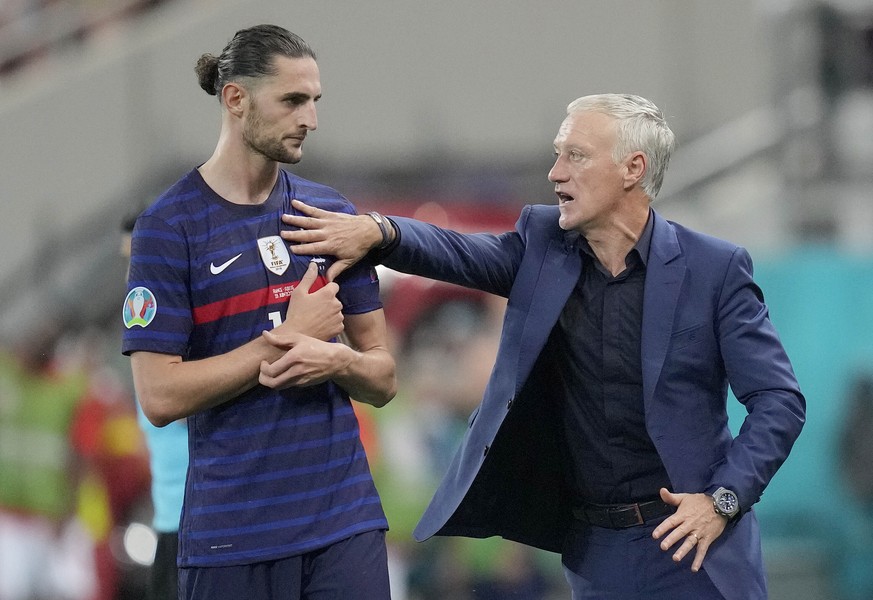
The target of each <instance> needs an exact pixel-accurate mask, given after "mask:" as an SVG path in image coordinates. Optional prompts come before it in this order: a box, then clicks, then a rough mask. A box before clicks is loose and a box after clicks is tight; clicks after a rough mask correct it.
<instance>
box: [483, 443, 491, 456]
mask: <svg viewBox="0 0 873 600" xmlns="http://www.w3.org/2000/svg"><path fill="white" fill-rule="evenodd" d="M490 448H491V446H485V450H483V451H482V458H485V457H486V456H488V450H489V449H490Z"/></svg>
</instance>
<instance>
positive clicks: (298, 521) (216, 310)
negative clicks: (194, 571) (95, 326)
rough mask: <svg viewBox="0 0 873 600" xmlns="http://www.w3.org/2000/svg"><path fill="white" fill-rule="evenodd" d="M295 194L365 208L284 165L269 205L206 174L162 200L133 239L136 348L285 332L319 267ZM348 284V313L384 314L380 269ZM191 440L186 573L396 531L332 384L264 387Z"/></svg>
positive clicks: (224, 343) (195, 428) (130, 303)
mask: <svg viewBox="0 0 873 600" xmlns="http://www.w3.org/2000/svg"><path fill="white" fill-rule="evenodd" d="M292 198H297V199H299V200H302V201H304V202H306V203H307V204H309V205H312V206H318V207H320V208H323V209H326V210H332V211H341V212H346V213H353V212H354V208H353V207H352V205H351V204H350V203H349V202H348V201H347V200H346V199H345V198H343V197H342V196H341V195H340V194H338V193H337V192H336V191H334V190H332V189H330V188H328V187H326V186H323V185H319V184H316V183H313V182H310V181H306V180H304V179H302V178H300V177H297V176H295V175H292V174H291V173H288V172H286V171H284V170H281V171H280V175H279V178H278V181H277V183H276V186H275V188H274V190H273V191H272V193H271V194H270V197H269V198H268V199H267V201H266V202H264V203H263V204H260V205H256V206H248V205H246V206H243V205H238V204H233V203H231V202H228V201H226V200H224V199H223V198H221V197H220V196H218V195H217V194H215V192H214V191H213V190H212V189H211V188H209V187H208V186H207V185H206V183H205V182H204V181H203V178H202V177H201V176H200V173H199V172H198V171H197V170H196V169H195V170H192V171H191V172H190V173H188V174H187V175H186V176H185V177H183V178H182V179H181V180H180V181H178V182H177V183H176V184H175V185H174V186H173V187H172V188H170V189H169V190H168V191H167V192H165V193H164V194H163V195H162V196H161V197H160V198H158V200H157V201H156V202H155V203H154V204H153V205H152V206H151V207H150V208H149V209H147V210H146V211H145V212H144V213H143V214H142V215H141V216H140V218H139V219H138V220H137V223H136V227H135V228H134V232H133V239H132V248H131V265H130V275H129V279H128V290H129V291H128V295H127V298H126V299H125V303H124V307H123V316H124V321H125V326H126V328H125V330H124V338H123V346H122V349H123V352H124V353H125V354H130V353H132V352H136V351H148V352H160V353H164V354H172V355H180V356H182V358H183V359H184V360H196V359H202V358H207V357H210V356H215V355H219V354H224V353H226V352H228V351H230V350H232V349H234V348H237V347H239V346H241V345H243V344H245V343H246V342H248V341H250V340H252V339H254V338H256V337H258V336H259V335H260V334H261V332H262V331H264V330H265V329H270V328H272V327H274V326H275V325H277V324H278V323H281V321H282V319H283V318H284V316H285V312H286V310H287V305H288V297H289V294H290V292H291V290H293V289H294V286H295V285H296V284H297V282H298V281H299V280H300V279H301V278H302V277H303V274H304V272H305V271H306V268H307V266H308V264H309V261H310V257H305V256H300V257H298V256H295V255H294V254H291V253H290V252H289V251H288V246H287V243H286V242H284V241H283V240H282V239H281V238H280V237H279V231H280V229H281V228H282V227H284V225H283V224H282V222H281V215H282V214H283V213H292V214H293V213H296V211H295V210H294V209H293V208H292V207H291V202H290V201H291V199H292ZM317 260H320V261H323V263H322V264H323V265H324V267H325V268H326V267H327V266H328V263H329V262H330V260H331V259H329V258H327V257H325V258H319V259H317ZM322 273H324V271H322ZM319 281H320V283H321V285H323V284H324V277H323V275H322V276H320V277H319ZM338 283H339V284H340V291H339V293H338V297H339V299H340V300H341V301H342V303H343V307H344V308H343V311H344V312H345V313H347V314H361V313H366V312H369V311H373V310H377V309H379V308H381V306H382V305H381V303H380V301H379V284H378V280H377V278H376V275H375V272H374V271H373V270H372V268H370V267H367V266H365V265H363V264H359V265H356V266H355V267H353V268H352V269H350V270H349V271H347V272H346V273H344V274H343V277H341V278H340V280H339V281H338ZM188 433H189V456H190V460H189V471H188V479H187V482H186V486H185V503H184V508H183V511H182V521H181V524H180V530H179V557H180V563H179V564H180V566H182V567H210V566H222V565H241V564H249V563H253V562H260V561H265V560H272V559H277V558H282V557H287V556H293V555H295V554H300V553H303V552H308V551H311V550H315V549H318V548H322V547H325V546H327V545H329V544H331V543H333V542H336V541H338V540H341V539H344V538H347V537H349V536H351V535H354V534H357V533H361V532H364V531H370V530H374V529H387V527H388V523H387V521H386V519H385V515H384V513H383V511H382V507H381V503H380V501H379V496H378V494H377V492H376V488H375V486H374V485H373V481H372V478H371V476H370V471H369V467H368V465H367V458H366V456H365V454H364V449H363V447H362V445H361V441H360V435H359V431H358V422H357V419H356V417H355V414H354V412H353V410H352V406H351V403H350V401H349V398H348V395H347V394H346V393H345V392H344V391H343V390H342V389H341V388H340V387H339V386H337V385H335V384H334V383H332V382H330V381H328V382H325V383H323V384H320V385H316V386H311V387H305V388H289V389H287V390H282V391H276V390H271V389H269V388H266V387H264V386H261V385H256V386H255V387H254V388H252V389H251V390H249V391H247V392H245V393H244V394H242V395H240V396H239V397H238V398H236V399H234V400H231V401H229V402H226V403H224V404H221V405H220V406H217V407H215V408H212V409H209V410H204V411H202V412H199V413H197V414H195V415H193V416H191V417H189V418H188Z"/></svg>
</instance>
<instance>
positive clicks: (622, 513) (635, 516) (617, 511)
mask: <svg viewBox="0 0 873 600" xmlns="http://www.w3.org/2000/svg"><path fill="white" fill-rule="evenodd" d="M607 512H608V514H609V521H610V523H612V526H613V527H619V528H625V527H633V526H634V525H643V524H644V523H645V522H646V521H645V519H643V513H642V512H641V511H640V505H639V503H634V504H628V505H625V506H616V507H613V508H610V509H609V510H608V511H607ZM629 513H630V514H631V515H632V516H631V517H630V518H627V515H628V514H629ZM613 517H618V519H613Z"/></svg>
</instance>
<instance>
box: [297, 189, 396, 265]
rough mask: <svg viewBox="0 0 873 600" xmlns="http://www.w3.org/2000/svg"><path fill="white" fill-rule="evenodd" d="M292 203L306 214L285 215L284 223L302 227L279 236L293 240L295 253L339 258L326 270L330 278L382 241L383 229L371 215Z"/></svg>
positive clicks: (298, 201) (299, 202) (298, 202)
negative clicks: (333, 210) (353, 213)
mask: <svg viewBox="0 0 873 600" xmlns="http://www.w3.org/2000/svg"><path fill="white" fill-rule="evenodd" d="M291 205H292V206H293V207H294V208H295V209H297V210H298V211H300V212H301V213H303V215H305V216H299V215H282V222H283V223H285V224H286V225H290V226H291V227H298V228H299V229H288V230H284V231H282V232H280V235H281V236H282V238H283V239H285V240H286V241H288V242H291V252H293V253H294V254H307V255H319V254H320V255H325V256H334V257H336V262H334V263H333V264H332V265H331V266H330V268H329V269H328V271H327V279H328V281H333V280H334V279H336V277H337V276H338V275H339V274H340V273H342V272H343V271H345V270H346V269H348V268H349V267H350V266H352V265H353V264H355V263H356V262H358V261H359V260H361V259H362V258H364V256H366V255H367V253H368V252H369V251H370V250H372V249H373V248H376V247H377V246H378V245H379V244H381V243H382V231H381V230H380V229H379V225H377V224H376V221H374V220H373V219H372V218H371V217H370V216H369V215H349V214H346V213H339V212H331V211H327V210H322V209H320V208H315V207H314V206H309V205H308V204H304V203H303V202H301V201H300V200H292V201H291Z"/></svg>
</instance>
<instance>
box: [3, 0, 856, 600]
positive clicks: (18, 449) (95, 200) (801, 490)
mask: <svg viewBox="0 0 873 600" xmlns="http://www.w3.org/2000/svg"><path fill="white" fill-rule="evenodd" d="M262 22H274V23H277V24H280V25H283V26H285V27H287V28H288V29H291V30H292V31H294V32H296V33H298V34H300V35H301V36H302V37H303V38H304V39H306V40H307V41H308V42H309V43H310V44H311V45H312V46H313V47H314V48H315V49H316V52H317V53H318V55H319V66H320V69H321V75H322V85H323V89H324V98H323V100H322V101H321V103H320V104H319V128H318V131H317V133H315V134H314V135H312V136H311V137H310V138H308V139H307V142H306V149H305V150H306V151H305V158H304V160H303V162H302V163H300V164H299V165H297V166H295V167H294V169H293V170H294V171H295V172H297V173H299V174H300V175H302V176H304V177H309V178H312V179H315V180H317V181H321V182H324V183H327V184H329V185H331V186H333V187H335V188H337V189H339V190H340V191H341V192H343V193H344V194H345V195H347V196H348V197H349V198H350V199H351V200H352V201H353V202H355V203H356V204H357V205H358V208H359V209H360V210H368V209H377V210H380V211H382V212H384V213H386V214H407V215H416V216H418V217H420V218H423V219H425V220H429V221H432V222H436V223H440V224H448V225H449V226H452V227H455V228H461V229H466V230H495V231H499V230H505V229H507V228H510V227H512V225H513V224H514V220H515V216H516V215H517V213H518V210H519V209H520V207H521V206H522V205H523V204H525V203H551V202H552V201H553V195H552V192H551V186H550V185H549V183H548V182H547V180H546V173H547V171H548V168H549V166H550V164H551V160H552V146H551V143H552V139H553V136H554V134H555V132H556V130H557V126H558V124H559V123H560V121H561V120H562V118H563V115H564V109H565V107H566V105H567V103H568V102H569V101H570V100H572V99H574V98H576V97H578V96H581V95H585V94H589V93H596V92H604V91H624V92H632V93H637V94H640V95H643V96H646V97H648V98H650V99H652V100H653V101H654V102H655V103H656V104H658V105H659V106H660V107H661V108H662V109H663V110H664V111H665V113H666V114H667V116H668V120H669V121H670V122H671V124H672V127H673V129H674V131H675V132H676V134H677V136H678V138H679V149H678V151H677V154H676V156H675V158H674V161H673V163H672V165H671V168H670V170H669V172H668V174H667V180H666V183H665V186H664V189H663V191H662V193H661V197H660V198H659V199H658V200H657V202H656V208H657V209H658V210H659V211H661V212H662V213H663V214H664V215H666V216H667V217H668V218H671V219H675V220H678V221H681V222H684V223H685V224H687V225H690V226H692V227H694V228H697V229H700V230H703V231H706V232H708V233H711V234H714V235H717V236H720V237H724V238H727V239H730V240H732V241H735V242H738V243H740V244H743V245H745V246H746V247H748V248H749V249H750V250H751V252H752V255H753V257H754V258H755V262H756V274H757V277H758V279H759V282H760V283H761V285H762V287H763V288H764V291H765V295H766V297H767V301H768V304H769V307H770V311H771V316H772V318H773V320H774V322H775V323H776V326H777V327H778V329H779V330H780V332H781V334H782V336H783V340H784V342H785V345H786V346H787V348H788V351H789V354H790V355H791V357H792V359H793V361H794V365H795V369H796V371H797V374H798V377H799V379H800V382H801V385H802V387H803V389H804V391H805V393H806V395H807V399H808V404H809V406H808V411H809V412H808V424H807V426H806V429H805V430H804V433H803V435H802V436H801V438H800V440H799V441H798V443H797V445H796V447H795V450H794V452H793V454H792V455H791V457H790V458H789V460H788V462H787V463H786V464H785V466H784V467H783V469H782V470H781V471H780V473H779V474H778V475H777V477H776V478H775V480H774V482H773V484H772V485H771V487H770V488H769V489H768V490H767V493H766V494H765V496H764V498H763V499H762V501H761V502H760V504H759V505H758V508H757V510H758V514H759V517H760V519H761V521H762V524H763V532H764V536H765V537H764V545H765V555H766V558H767V565H768V571H769V577H770V585H771V598H773V599H793V600H823V599H825V600H827V599H835V600H869V599H870V598H873V492H871V488H873V484H871V483H870V481H869V480H870V479H871V478H873V475H871V474H870V473H871V472H873V467H871V466H870V465H871V464H873V462H870V461H869V460H868V459H870V458H871V457H873V449H871V448H870V446H871V445H873V444H871V443H870V442H869V441H867V442H866V444H867V450H866V451H867V452H868V453H869V454H867V455H864V454H859V455H858V458H857V459H855V458H852V457H853V456H854V455H852V454H851V450H852V447H851V444H849V443H848V442H849V441H851V440H856V439H857V440H862V442H863V441H864V440H870V439H873V418H871V417H870V414H871V412H873V397H871V396H873V392H871V389H873V386H871V385H870V383H869V382H870V377H871V376H873V375H871V374H873V233H871V232H873V197H871V183H873V1H871V0H829V1H826V0H820V1H812V0H735V1H732V2H723V1H719V0H699V1H697V2H684V1H682V0H619V1H607V0H539V1H538V2H523V1H521V0H515V1H501V0H473V1H470V0H442V1H441V2H419V1H408V2H396V1H391V0H371V1H369V2H352V1H350V0H334V1H324V0H321V1H317V0H297V1H289V0H257V1H251V2H245V3H243V2H235V1H234V2H232V1H229V0H209V1H207V0H163V1H160V0H151V1H145V0H0V203H2V218H0V307H2V310H0V513H2V512H4V511H5V512H6V513H10V514H16V515H22V514H28V515H31V516H34V515H43V516H46V517H47V518H48V517H51V518H52V519H56V520H58V522H60V521H64V522H67V523H70V522H74V523H76V526H73V527H67V528H64V529H63V531H64V535H63V536H61V537H59V538H58V542H57V548H58V550H59V552H58V556H57V557H55V558H54V559H53V560H57V561H59V562H61V563H63V562H64V561H65V557H70V556H76V555H78V556H84V555H87V556H88V557H89V558H88V559H87V560H79V561H70V563H71V564H70V565H68V570H67V571H66V572H67V573H68V574H69V579H68V580H67V587H68V588H69V589H70V591H71V593H72V592H73V591H75V589H82V590H85V589H91V590H92V592H93V593H92V594H91V596H89V597H90V598H101V599H105V600H113V599H122V598H131V599H133V598H140V597H141V594H142V582H143V572H144V566H143V565H144V564H147V563H148V561H149V556H148V544H147V543H146V544H145V546H143V545H142V544H136V543H133V542H132V540H135V539H138V536H139V537H141V538H143V539H145V540H148V539H149V536H148V531H147V528H145V527H143V524H147V523H148V512H149V506H148V495H147V486H148V473H147V471H146V472H143V466H144V464H145V463H144V449H143V446H142V443H141V440H140V439H139V437H138V434H137V430H136V429H135V422H134V420H133V417H132V414H133V413H132V411H133V400H132V389H131V384H130V375H129V367H128V364H127V359H125V358H124V357H122V356H120V355H119V351H118V349H119V339H120V327H121V321H120V319H119V310H120V309H119V307H120V305H121V300H122V298H123V295H124V284H123V279H124V272H125V261H124V259H123V258H122V257H121V255H120V253H119V250H118V248H119V244H120V241H121V222H122V221H123V219H124V218H125V217H127V216H129V215H131V214H132V213H135V212H137V211H139V210H141V209H142V208H143V207H144V206H145V205H147V203H148V202H150V201H151V200H152V199H153V198H154V197H155V196H156V195H157V194H158V193H159V192H160V191H162V190H163V189H164V188H165V187H166V186H167V185H168V184H169V183H171V182H172V181H174V180H175V179H177V178H178V177H179V176H180V175H181V174H183V173H184V172H186V171H187V170H189V169H190V168H192V167H193V166H195V165H196V164H198V163H199V162H200V161H203V160H205V159H206V158H207V157H208V156H209V154H210V153H211V151H212V148H213V147H214V144H215V141H216V138H217V133H218V126H219V116H218V115H219V112H218V106H217V103H216V101H215V99H214V98H210V97H208V96H207V95H206V94H204V93H203V92H202V90H200V89H199V87H198V85H197V83H196V79H195V76H194V73H193V66H194V64H195V62H196V59H197V57H199V55H200V54H201V53H203V52H213V53H216V54H217V53H218V52H219V51H220V50H221V48H222V47H223V46H224V44H225V43H226V42H227V40H228V39H229V38H230V37H231V36H232V34H233V33H234V32H235V31H236V30H237V29H240V28H242V27H246V26H249V25H254V24H257V23H262ZM383 283H384V297H385V302H386V312H387V314H388V317H389V320H390V324H391V326H392V333H393V335H394V340H395V341H394V346H395V350H396V352H397V355H398V361H399V365H398V367H399V374H400V376H401V391H400V394H399V395H398V398H397V399H396V400H395V401H394V402H393V403H392V404H391V405H389V406H388V407H386V408H385V409H382V410H381V411H370V410H367V409H362V410H361V411H360V416H361V421H362V424H363V427H364V430H365V434H366V437H367V443H368V445H369V447H370V455H371V462H372V464H373V468H374V472H375V474H376V477H377V483H378V484H379V487H380V490H381V492H382V495H383V499H384V502H385V507H386V511H387V512H388V517H389V521H390V522H391V525H392V531H391V534H390V538H391V545H392V560H393V564H392V567H393V575H394V578H395V580H396V581H395V583H396V592H395V600H404V599H409V600H430V599H437V598H440V599H443V598H450V599H465V598H471V599H476V600H482V599H490V598H516V599H529V600H535V599H548V600H552V599H557V598H564V597H567V594H566V592H565V587H564V584H563V582H562V577H561V574H560V566H559V559H558V557H556V556H554V555H543V554H539V553H535V552H530V551H528V550H527V549H525V548H522V547H520V546H518V545H514V544H510V543H507V542H503V541H501V540H484V541H470V540H459V539H442V540H435V541H432V542H427V543H425V544H415V543H414V542H412V540H411V536H410V531H411V528H412V526H413V525H414V523H415V521H416V519H417V517H418V516H419V515H420V513H421V511H422V509H423V507H424V504H425V503H426V502H427V500H428V499H429V498H430V493H431V491H432V490H433V489H434V487H435V486H436V483H437V481H438V478H439V476H440V475H441V474H442V472H443V469H444V467H445V464H446V461H447V460H448V458H449V457H450V456H451V452H452V451H453V449H454V446H455V444H456V442H457V439H458V435H459V433H458V431H459V428H463V424H464V422H465V420H466V417H467V415H468V414H469V412H470V410H472V407H473V406H474V405H475V404H476V403H477V402H478V399H479V394H480V392H481V389H482V386H483V384H484V381H485V378H486V377H487V374H488V371H489V368H490V364H491V359H492V357H493V352H494V348H495V342H496V336H497V335H498V333H499V323H500V318H501V313H502V304H501V302H500V300H499V299H495V298H491V297H485V296H482V295H479V294H471V293H467V292H462V291H460V290H458V289H455V288H448V287H445V286H441V285H434V284H431V283H427V282H424V281H421V280H417V279H411V278H401V277H395V276H393V275H392V274H391V273H384V274H383ZM21 365H25V366H24V367H22V366H21ZM22 373H23V374H22ZM49 373H51V374H49ZM16 378H18V379H16ZM22 378H26V379H27V380H28V386H29V387H28V389H29V390H31V391H30V392H28V393H30V394H31V396H32V397H34V398H38V399H39V400H33V402H34V403H35V404H34V406H37V404H38V405H39V408H35V409H34V415H32V416H31V417H29V418H48V419H49V420H51V421H52V422H53V424H54V425H53V426H54V427H55V429H54V430H53V435H49V434H45V436H47V437H42V438H40V439H38V440H26V439H25V437H24V436H22V434H21V430H20V429H18V428H19V426H20V423H10V422H9V421H8V420H6V416H7V415H8V414H10V412H11V409H10V405H11V404H12V403H13V398H12V396H11V394H12V392H10V389H11V388H10V386H12V385H13V384H15V385H19V384H20V381H21V380H22ZM4 396H5V397H4ZM31 396H28V397H29V398H30V397H31ZM733 404H734V405H736V406H734V407H733V409H734V412H735V416H736V420H737V423H739V419H741V418H742V410H741V407H739V406H738V404H737V403H733ZM62 428H63V431H64V435H60V434H59V432H60V431H61V429H62ZM864 428H866V429H864ZM860 445H861V446H863V443H862V444H860ZM863 451H864V448H860V449H859V450H858V452H863ZM67 460H69V461H70V462H69V464H70V466H69V468H67V466H66V463H65V464H64V465H63V466H64V472H65V473H66V474H67V475H68V477H66V478H65V479H64V480H63V481H61V480H60V479H47V480H43V481H37V482H34V481H33V479H34V476H33V474H34V473H36V472H42V471H44V470H45V469H44V467H45V466H46V465H50V466H51V465H52V464H53V465H54V466H55V467H58V466H59V464H60V462H59V461H67ZM855 460H857V461H860V464H861V465H862V467H861V468H860V469H856V468H854V467H853V465H854V464H855V463H854V462H853V461H855ZM864 467H866V468H864ZM56 470H57V469H56ZM56 474H57V473H56ZM30 486H32V487H33V489H36V490H38V491H37V493H35V494H34V493H30V494H28V493H26V490H27V489H29V487H30ZM45 490H48V492H49V493H45ZM35 497H36V498H38V500H34V498H35ZM71 515H77V517H76V518H75V519H74V520H73V521H69V520H67V517H69V516H71ZM31 533H32V532H30V533H27V535H31ZM125 540H127V543H125ZM25 543H26V539H25V538H22V540H21V544H22V545H23V544H25ZM21 547H23V546H21ZM15 548H16V547H13V552H14V551H15ZM143 548H144V549H143ZM3 551H4V550H3V549H2V548H0V557H2V556H4V555H3V554H2V552H3ZM6 551H8V548H7V549H6ZM140 554H142V555H140ZM83 565H84V566H83ZM82 569H90V570H91V572H89V573H84V574H83V573H82ZM95 574H96V575H95ZM89 577H90V581H91V583H89V582H88V581H89ZM80 580H81V585H78V584H77V582H79V581H80ZM94 581H97V582H98V585H97V587H96V588H94V584H93V582H94ZM77 585H78V587H77ZM89 585H90V586H91V587H90V588H89ZM83 594H84V592H83ZM34 597H36V596H34ZM70 597H71V598H78V597H86V596H85V595H82V596H74V595H71V596H70ZM0 600H3V599H2V598H0Z"/></svg>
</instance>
